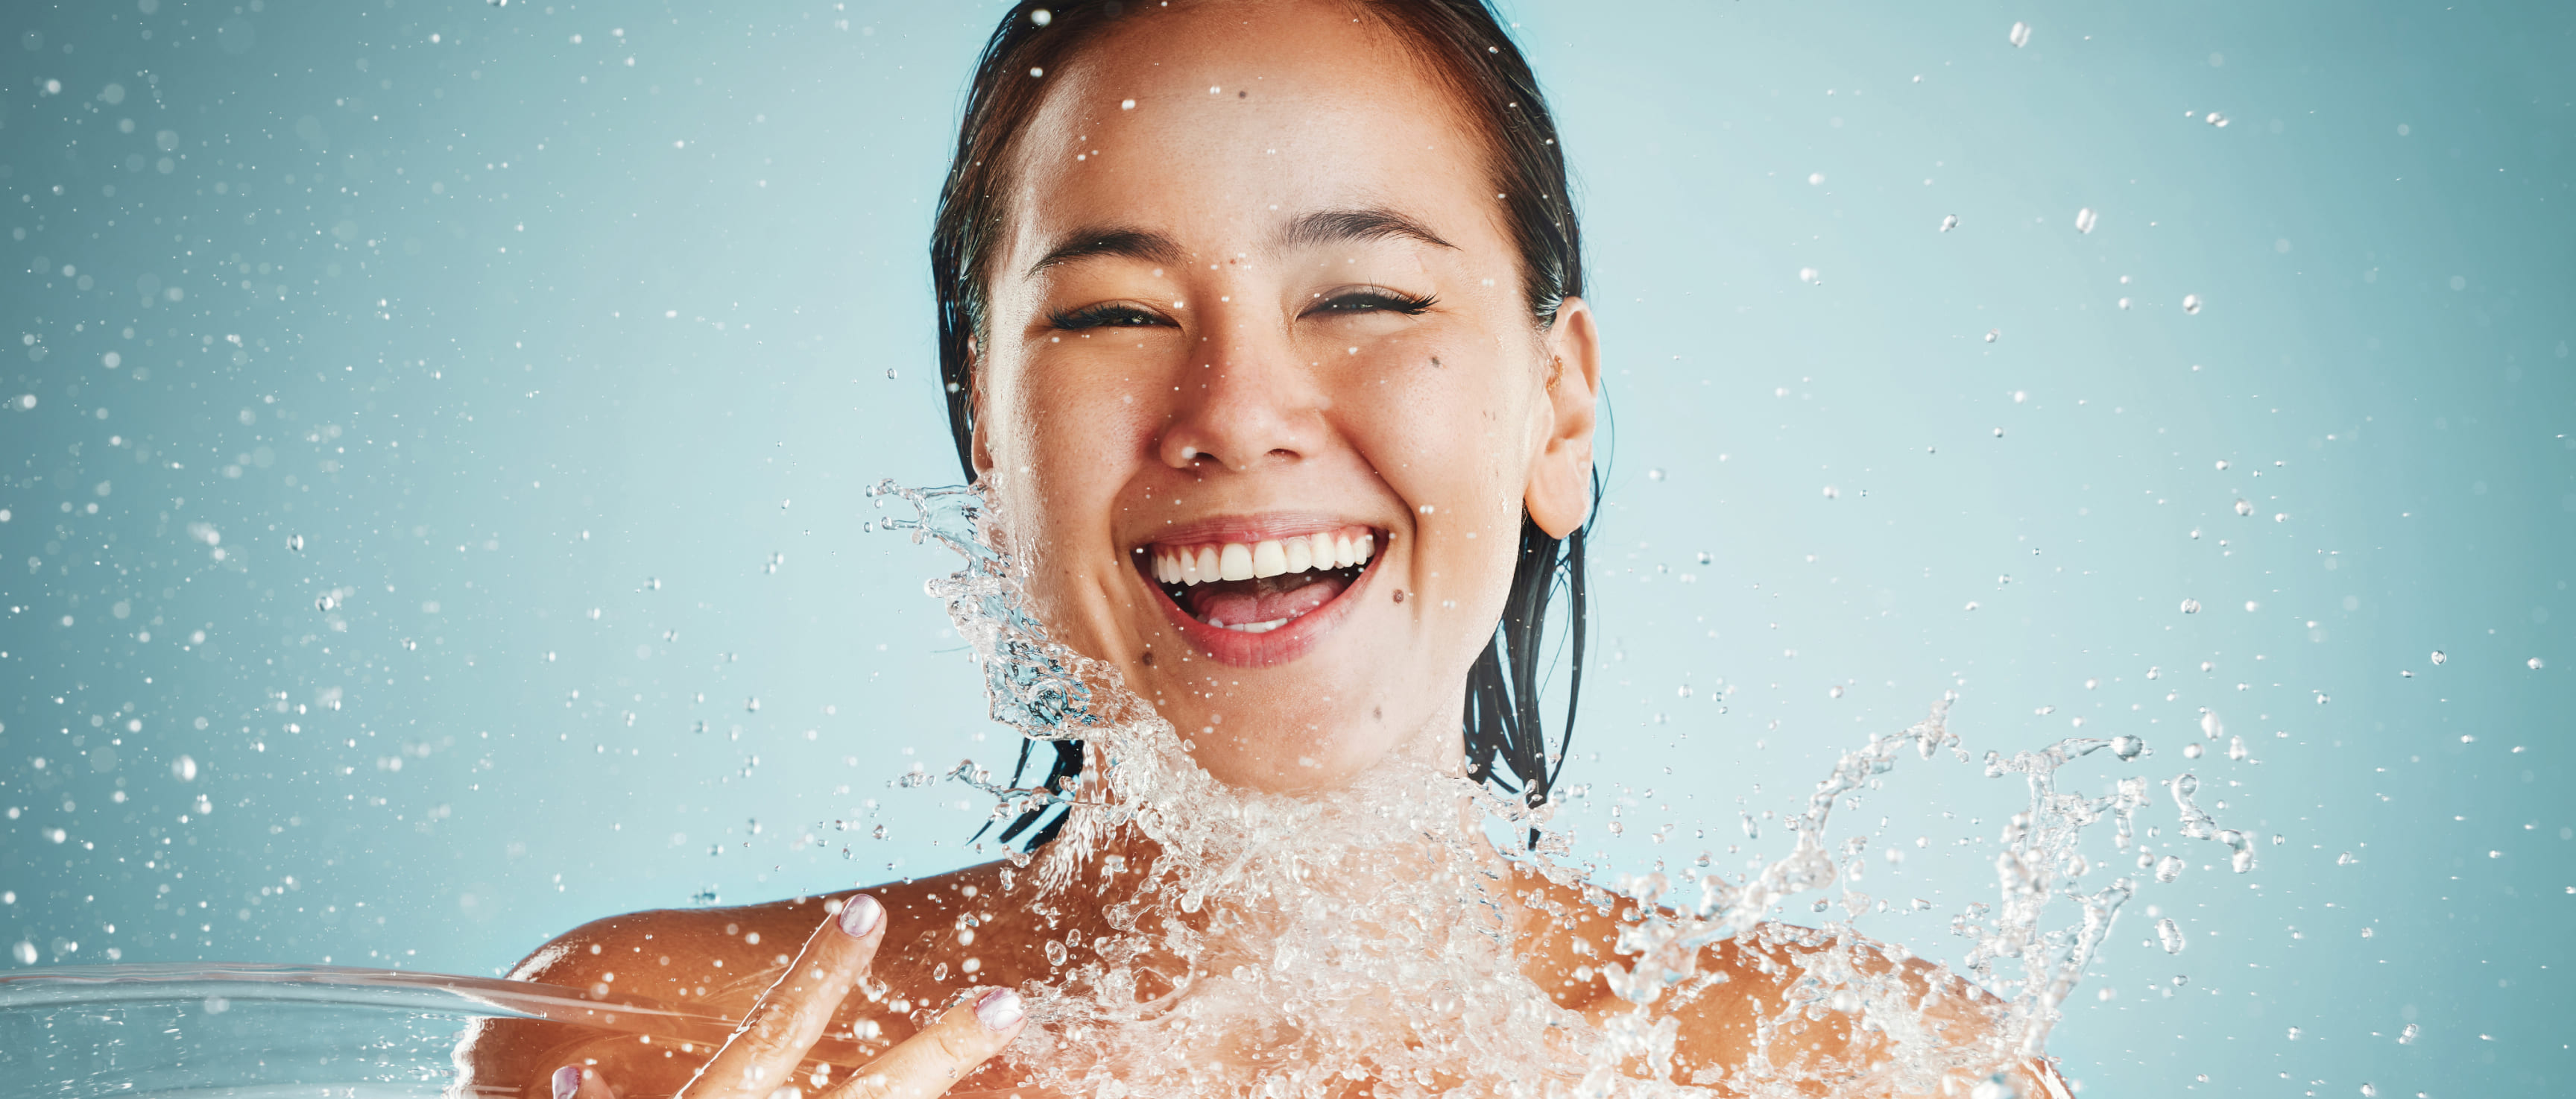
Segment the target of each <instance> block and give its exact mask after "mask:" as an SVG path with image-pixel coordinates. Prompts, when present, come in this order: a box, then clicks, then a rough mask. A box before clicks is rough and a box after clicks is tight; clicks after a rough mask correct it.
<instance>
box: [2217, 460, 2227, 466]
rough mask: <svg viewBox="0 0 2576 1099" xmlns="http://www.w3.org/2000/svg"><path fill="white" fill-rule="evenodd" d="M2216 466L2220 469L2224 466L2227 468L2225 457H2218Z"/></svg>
mask: <svg viewBox="0 0 2576 1099" xmlns="http://www.w3.org/2000/svg"><path fill="white" fill-rule="evenodd" d="M2218 468H2220V469H2225V468H2227V459H2225V458H2221V459H2219V460H2218Z"/></svg>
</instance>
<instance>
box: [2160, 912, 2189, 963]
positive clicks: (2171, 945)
mask: <svg viewBox="0 0 2576 1099" xmlns="http://www.w3.org/2000/svg"><path fill="white" fill-rule="evenodd" d="M2156 941H2157V942H2160V943H2163V944H2164V948H2165V953H2167V954H2180V953H2182V946H2183V942H2182V928H2181V927H2180V926H2178V925H2176V924H2175V923H2174V922H2173V917H2171V916H2167V917H2165V918H2164V919H2161V920H2157V921H2156Z"/></svg>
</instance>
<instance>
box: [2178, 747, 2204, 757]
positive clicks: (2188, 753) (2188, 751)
mask: <svg viewBox="0 0 2576 1099" xmlns="http://www.w3.org/2000/svg"><path fill="white" fill-rule="evenodd" d="M2182 756H2183V758H2184V759H2199V758H2200V745H2198V744H2185V745H2183V746H2182Z"/></svg>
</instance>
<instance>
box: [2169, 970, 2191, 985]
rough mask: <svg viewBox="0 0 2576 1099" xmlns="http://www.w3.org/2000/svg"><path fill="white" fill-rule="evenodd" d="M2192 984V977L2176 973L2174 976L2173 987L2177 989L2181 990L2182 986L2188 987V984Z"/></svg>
mask: <svg viewBox="0 0 2576 1099" xmlns="http://www.w3.org/2000/svg"><path fill="white" fill-rule="evenodd" d="M2190 983H2191V977H2190V976H2188V975H2186V974H2181V973H2176V974H2174V979H2173V986H2174V987H2175V988H2181V987H2182V986H2184V985H2187V984H2190Z"/></svg>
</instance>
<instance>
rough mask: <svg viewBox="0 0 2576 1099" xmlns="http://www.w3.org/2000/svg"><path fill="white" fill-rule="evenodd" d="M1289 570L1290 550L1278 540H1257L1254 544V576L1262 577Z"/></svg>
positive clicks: (1256, 577)
mask: <svg viewBox="0 0 2576 1099" xmlns="http://www.w3.org/2000/svg"><path fill="white" fill-rule="evenodd" d="M1286 571H1288V551H1287V550H1286V549H1284V548H1282V547H1281V546H1280V545H1279V543H1277V542H1256V543H1253V546H1252V576H1253V578H1254V579H1256V580H1257V579H1260V578H1261V577H1265V576H1277V575H1279V574H1280V573H1283V572H1286Z"/></svg>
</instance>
